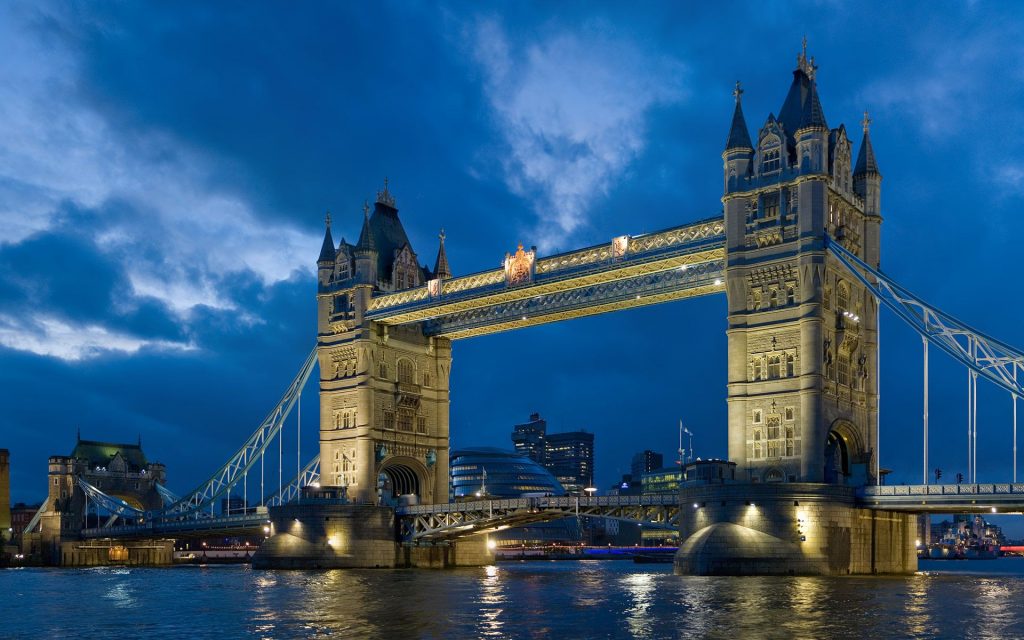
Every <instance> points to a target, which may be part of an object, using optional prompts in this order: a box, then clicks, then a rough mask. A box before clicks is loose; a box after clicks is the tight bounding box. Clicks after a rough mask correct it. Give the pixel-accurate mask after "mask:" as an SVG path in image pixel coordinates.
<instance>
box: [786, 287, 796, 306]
mask: <svg viewBox="0 0 1024 640" xmlns="http://www.w3.org/2000/svg"><path fill="white" fill-rule="evenodd" d="M786 304H796V285H794V284H787V285H786Z"/></svg>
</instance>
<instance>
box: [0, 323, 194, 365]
mask: <svg viewBox="0 0 1024 640" xmlns="http://www.w3.org/2000/svg"><path fill="white" fill-rule="evenodd" d="M0 345H3V346H5V347H8V348H10V349H16V350H18V351H28V352H29V353H34V354H36V355H42V356H54V357H57V358H60V359H62V360H68V361H78V360H83V359H86V358H93V357H97V356H101V355H104V354H107V353H111V352H118V353H126V354H133V353H137V352H138V351H139V350H141V349H161V350H177V351H190V350H192V349H194V348H195V347H194V346H193V345H191V344H188V343H182V342H172V341H168V340H146V339H141V338H137V337H134V336H130V335H127V334H123V333H114V332H112V331H110V330H108V329H106V328H105V327H102V326H99V325H79V326H75V325H71V324H68V323H66V322H64V321H62V320H59V319H57V318H54V317H50V316H43V315H40V316H33V317H30V318H28V319H27V320H26V319H18V318H13V317H11V316H5V315H0Z"/></svg>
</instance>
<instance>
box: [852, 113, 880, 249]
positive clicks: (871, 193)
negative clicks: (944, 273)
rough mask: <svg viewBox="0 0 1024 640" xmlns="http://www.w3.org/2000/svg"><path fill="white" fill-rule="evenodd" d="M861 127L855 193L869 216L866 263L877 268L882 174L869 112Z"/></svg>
mask: <svg viewBox="0 0 1024 640" xmlns="http://www.w3.org/2000/svg"><path fill="white" fill-rule="evenodd" d="M861 125H862V126H863V128H864V138H863V139H862V140H861V143H860V151H859V152H858V153H857V166H856V168H855V169H854V170H853V191H854V193H856V194H857V195H858V196H860V198H861V200H863V201H864V214H865V215H866V216H867V219H866V224H865V231H864V236H865V239H867V240H868V242H867V243H866V245H865V246H866V247H868V248H869V251H868V252H867V256H866V257H865V261H866V262H867V263H868V264H870V265H871V266H873V267H875V268H877V267H878V266H879V264H880V263H881V256H880V255H878V252H877V251H874V252H873V251H872V249H875V248H877V247H879V246H880V244H881V243H880V240H879V234H880V233H881V231H880V226H881V223H882V174H881V173H880V172H879V171H878V163H877V162H876V161H875V150H874V149H873V148H872V147H871V135H870V134H869V133H868V131H869V130H870V128H871V119H870V118H868V112H867V111H865V112H864V120H862V121H861Z"/></svg>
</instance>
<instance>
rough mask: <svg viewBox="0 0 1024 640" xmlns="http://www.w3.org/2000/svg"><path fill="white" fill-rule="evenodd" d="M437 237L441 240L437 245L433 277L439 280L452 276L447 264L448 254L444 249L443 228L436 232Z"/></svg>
mask: <svg viewBox="0 0 1024 640" xmlns="http://www.w3.org/2000/svg"><path fill="white" fill-rule="evenodd" d="M437 237H438V239H439V240H440V241H441V243H440V245H438V247H437V260H436V261H435V262H434V277H435V278H439V279H441V280H445V279H447V278H450V277H452V270H451V267H449V266H448V254H447V253H445V250H444V238H445V235H444V229H441V233H439V234H437Z"/></svg>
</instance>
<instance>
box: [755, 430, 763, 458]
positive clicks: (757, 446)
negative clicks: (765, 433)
mask: <svg viewBox="0 0 1024 640" xmlns="http://www.w3.org/2000/svg"><path fill="white" fill-rule="evenodd" d="M762 446H763V445H762V444H761V430H760V429H754V459H755V460H757V459H760V458H763V457H764V455H763V454H764V450H763V449H762Z"/></svg>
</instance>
